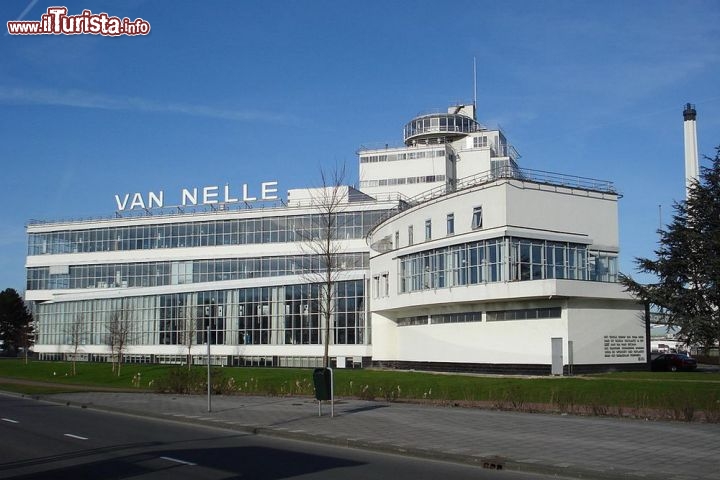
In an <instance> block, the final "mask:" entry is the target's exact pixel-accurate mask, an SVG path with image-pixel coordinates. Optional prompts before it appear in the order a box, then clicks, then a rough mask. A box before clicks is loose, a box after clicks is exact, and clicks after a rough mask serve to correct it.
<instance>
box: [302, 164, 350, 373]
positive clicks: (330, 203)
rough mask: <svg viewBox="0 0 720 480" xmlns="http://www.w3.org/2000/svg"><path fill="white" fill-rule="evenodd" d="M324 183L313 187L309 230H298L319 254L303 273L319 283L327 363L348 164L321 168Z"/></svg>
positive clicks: (306, 248) (326, 360) (307, 247)
mask: <svg viewBox="0 0 720 480" xmlns="http://www.w3.org/2000/svg"><path fill="white" fill-rule="evenodd" d="M320 180H321V182H322V183H321V186H320V187H319V188H316V189H311V190H310V202H311V206H312V208H313V210H314V211H315V212H314V215H313V216H312V218H313V221H312V222H311V228H310V230H309V231H307V230H301V231H299V232H298V234H299V237H300V238H301V240H302V242H303V243H302V249H303V251H304V252H305V253H306V254H308V255H312V256H313V257H314V258H317V259H318V260H319V261H318V262H317V264H315V262H314V261H313V266H312V268H311V271H310V272H307V273H305V274H303V277H304V278H305V279H306V280H307V281H308V282H309V283H316V284H318V285H319V290H320V292H319V296H320V298H319V299H318V300H319V301H318V309H319V314H320V319H321V321H322V324H321V328H322V329H323V331H322V343H323V345H324V347H325V348H324V352H323V367H326V368H327V367H328V365H329V348H330V330H331V326H332V321H333V318H334V316H335V303H336V291H335V284H336V283H337V280H338V276H339V273H340V270H341V265H340V254H341V253H342V250H343V243H342V242H341V241H340V238H339V229H340V227H341V226H342V225H340V218H341V216H340V213H341V212H342V211H343V209H344V208H343V206H344V204H345V203H346V202H347V196H348V188H347V187H346V186H345V185H344V182H345V167H344V166H342V167H337V166H336V167H335V168H334V169H333V170H332V171H331V172H326V171H325V170H322V169H321V170H320Z"/></svg>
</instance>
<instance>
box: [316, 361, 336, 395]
mask: <svg viewBox="0 0 720 480" xmlns="http://www.w3.org/2000/svg"><path fill="white" fill-rule="evenodd" d="M331 375H332V373H331V372H330V369H329V368H316V369H315V370H313V384H314V385H315V399H316V400H332V386H331Z"/></svg>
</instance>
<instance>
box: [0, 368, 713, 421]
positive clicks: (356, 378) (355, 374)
mask: <svg viewBox="0 0 720 480" xmlns="http://www.w3.org/2000/svg"><path fill="white" fill-rule="evenodd" d="M176 368H178V367H176V366H168V365H140V364H124V365H123V366H122V370H121V372H122V373H121V375H120V376H117V375H115V374H113V372H112V371H111V365H110V364H108V363H84V362H79V363H78V364H77V375H75V376H73V375H72V364H71V363H69V362H42V361H30V362H29V363H28V364H25V363H24V362H23V361H22V360H2V361H0V388H5V387H4V385H3V384H4V383H5V382H3V381H2V378H15V379H25V380H32V381H36V382H47V383H49V384H52V388H55V389H57V388H61V387H63V386H67V387H73V388H82V389H85V390H93V389H102V388H120V389H126V390H134V391H152V390H154V388H155V386H156V385H157V383H158V381H160V380H161V379H162V378H164V377H165V376H166V375H167V373H168V372H169V371H170V370H171V369H176ZM182 368H184V367H182ZM193 368H195V369H197V370H204V367H193ZM215 371H216V375H217V376H218V377H222V381H223V382H225V383H226V384H228V382H229V383H231V384H232V388H231V389H230V390H234V391H237V392H238V393H241V394H242V393H245V394H261V395H313V386H312V370H311V369H294V368H249V367H237V368H235V367H233V368H229V367H227V368H219V369H216V370H215ZM334 372H335V395H336V396H337V397H356V398H364V399H378V400H390V401H396V400H423V401H439V402H448V403H453V402H469V403H472V402H490V403H491V404H492V405H494V406H497V407H499V408H514V409H523V408H529V405H531V404H546V405H547V404H550V405H555V406H558V407H559V408H560V409H561V410H563V409H565V410H572V409H573V407H574V406H579V405H584V406H593V407H615V408H617V407H620V408H633V409H643V408H646V409H666V410H673V411H676V412H677V411H678V410H684V411H688V410H693V411H709V412H720V373H700V372H689V373H681V372H667V373H666V372H626V373H612V374H602V375H587V376H575V377H539V378H538V377H533V378H528V377H499V376H471V375H454V374H452V375H451V374H436V373H425V372H404V371H390V370H370V369H364V370H344V369H343V370H339V369H337V370H335V371H334ZM231 378H232V380H230V379H231ZM23 387H28V391H27V392H26V393H34V392H31V391H29V390H30V387H31V386H30V385H17V384H15V385H14V386H13V387H12V388H13V389H15V391H22V388H23ZM32 388H34V389H38V388H40V387H38V386H37V385H34V386H32ZM48 388H49V387H48Z"/></svg>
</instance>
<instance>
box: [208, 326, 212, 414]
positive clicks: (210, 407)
mask: <svg viewBox="0 0 720 480" xmlns="http://www.w3.org/2000/svg"><path fill="white" fill-rule="evenodd" d="M211 385H212V383H211V382H210V326H209V325H208V327H207V387H208V389H207V397H208V412H211V411H212V405H211V400H210V388H211Z"/></svg>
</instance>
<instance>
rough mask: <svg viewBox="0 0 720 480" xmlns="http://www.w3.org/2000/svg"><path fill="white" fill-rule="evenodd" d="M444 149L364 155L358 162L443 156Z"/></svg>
mask: <svg viewBox="0 0 720 480" xmlns="http://www.w3.org/2000/svg"><path fill="white" fill-rule="evenodd" d="M444 156H445V150H444V149H443V150H419V151H412V152H406V153H387V154H382V155H365V156H361V157H360V163H378V162H394V161H397V160H414V159H417V158H433V157H444Z"/></svg>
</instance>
